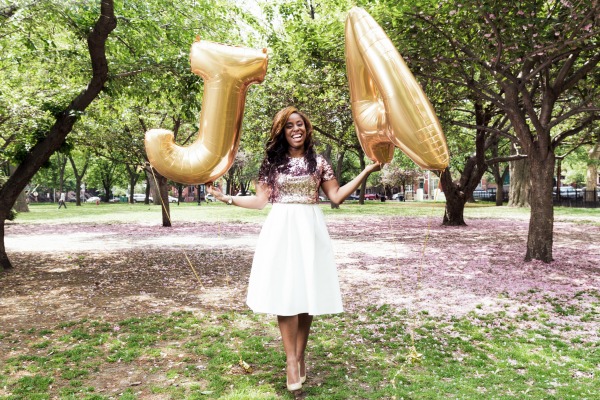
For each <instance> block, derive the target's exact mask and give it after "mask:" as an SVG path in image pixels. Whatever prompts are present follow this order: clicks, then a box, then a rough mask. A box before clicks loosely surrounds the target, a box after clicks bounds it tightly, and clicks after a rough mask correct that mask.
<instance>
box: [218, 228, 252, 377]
mask: <svg viewBox="0 0 600 400" xmlns="http://www.w3.org/2000/svg"><path fill="white" fill-rule="evenodd" d="M221 225H222V223H221V217H220V216H219V218H218V219H217V238H218V243H222V240H221ZM221 265H223V266H225V265H227V264H226V263H225V252H224V251H222V250H221ZM230 280H231V277H230V275H229V271H227V270H225V286H226V291H227V293H229V290H230V289H231V287H230V286H229V281H230ZM229 309H230V310H232V314H233V315H232V317H231V325H232V326H233V325H235V310H234V306H233V296H231V297H230V299H229ZM234 346H235V351H236V353H237V354H238V357H239V360H238V365H239V366H240V367H241V368H242V369H243V370H244V372H245V373H247V374H251V373H252V367H251V366H250V364H248V363H247V362H246V361H244V359H243V358H242V352H241V351H240V343H239V340H237V339H236V340H234Z"/></svg>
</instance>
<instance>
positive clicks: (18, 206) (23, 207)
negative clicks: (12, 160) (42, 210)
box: [8, 166, 29, 213]
mask: <svg viewBox="0 0 600 400" xmlns="http://www.w3.org/2000/svg"><path fill="white" fill-rule="evenodd" d="M8 170H9V172H10V173H11V174H12V173H13V172H14V170H15V167H14V166H9V167H8ZM14 209H15V211H16V212H20V213H23V212H29V206H28V205H27V196H26V195H25V190H24V189H23V190H22V191H21V193H20V194H19V197H17V201H16V202H15V205H14Z"/></svg>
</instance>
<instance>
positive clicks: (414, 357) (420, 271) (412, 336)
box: [409, 170, 444, 361]
mask: <svg viewBox="0 0 600 400" xmlns="http://www.w3.org/2000/svg"><path fill="white" fill-rule="evenodd" d="M443 175H444V170H442V172H441V174H440V181H441V179H442V176H443ZM430 179H431V178H430ZM434 192H435V189H434ZM429 195H431V193H429ZM435 200H437V193H436V194H435V195H434V198H433V201H435ZM434 209H435V204H434V203H433V202H432V203H431V206H430V207H429V215H428V216H427V231H426V232H425V239H424V240H423V247H422V249H421V260H420V261H419V269H418V270H417V283H416V290H415V297H414V298H413V302H414V301H415V300H416V297H417V295H418V293H419V292H420V291H421V283H422V279H421V278H422V276H423V263H424V261H425V251H426V249H427V244H428V243H429V237H430V234H431V220H432V219H433V211H434ZM412 317H413V328H412V329H411V330H410V340H411V351H410V356H409V359H410V360H411V361H420V360H421V358H422V354H420V353H419V352H417V348H416V346H415V329H414V327H415V326H416V324H417V313H415V312H413V315H412Z"/></svg>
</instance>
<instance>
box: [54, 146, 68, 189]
mask: <svg viewBox="0 0 600 400" xmlns="http://www.w3.org/2000/svg"><path fill="white" fill-rule="evenodd" d="M56 154H57V157H56V158H57V160H58V191H59V193H63V192H64V189H65V170H66V169H67V161H68V158H67V156H66V155H64V154H61V153H56Z"/></svg>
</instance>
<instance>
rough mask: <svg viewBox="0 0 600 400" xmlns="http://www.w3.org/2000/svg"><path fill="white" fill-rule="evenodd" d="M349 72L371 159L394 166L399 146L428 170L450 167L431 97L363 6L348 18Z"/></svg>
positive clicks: (357, 123)
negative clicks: (393, 162) (390, 163)
mask: <svg viewBox="0 0 600 400" xmlns="http://www.w3.org/2000/svg"><path fill="white" fill-rule="evenodd" d="M346 68H347V72H348V82H349V85H350V98H351V101H352V116H353V119H354V124H355V127H356V133H357V135H358V138H359V140H360V143H361V146H362V148H363V150H364V151H365V154H366V155H367V157H369V158H370V159H371V160H373V161H379V162H381V163H388V162H390V161H391V160H392V157H393V155H394V146H396V147H398V148H399V149H400V150H402V151H403V152H404V153H405V154H406V155H407V156H409V157H410V158H411V159H412V160H413V161H414V162H415V163H416V164H417V165H418V166H420V167H421V168H423V169H429V170H443V169H445V168H446V167H447V166H448V162H449V155H448V145H447V143H446V137H445V136H444V132H443V131H442V128H441V125H440V122H439V120H438V118H437V116H436V115H435V111H434V110H433V107H432V105H431V103H430V102H429V99H428V98H427V96H426V95H425V93H424V92H423V90H422V89H421V86H420V85H419V83H418V82H417V81H416V79H415V78H414V76H413V75H412V73H411V72H410V70H409V69H408V66H407V65H406V63H405V62H404V60H403V59H402V57H401V56H400V53H398V51H397V50H396V48H395V47H394V45H393V44H392V41H391V40H390V39H389V38H388V37H387V35H386V34H385V32H384V31H383V29H382V28H381V27H380V26H379V25H378V24H377V22H375V20H374V19H373V17H371V16H370V15H369V14H368V13H367V12H366V11H365V10H363V9H362V8H359V7H354V8H352V9H351V10H350V12H349V13H348V17H347V19H346Z"/></svg>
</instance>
